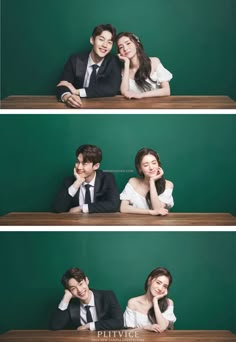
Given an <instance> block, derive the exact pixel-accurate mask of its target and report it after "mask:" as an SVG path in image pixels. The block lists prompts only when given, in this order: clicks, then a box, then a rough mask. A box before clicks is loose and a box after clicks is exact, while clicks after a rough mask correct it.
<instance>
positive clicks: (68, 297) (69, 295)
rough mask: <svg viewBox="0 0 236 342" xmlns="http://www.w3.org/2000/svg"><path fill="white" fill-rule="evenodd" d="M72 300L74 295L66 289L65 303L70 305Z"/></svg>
mask: <svg viewBox="0 0 236 342" xmlns="http://www.w3.org/2000/svg"><path fill="white" fill-rule="evenodd" d="M71 298H73V294H72V293H71V292H70V291H69V290H67V289H65V293H64V297H63V299H62V300H63V302H65V303H69V302H70V300H71Z"/></svg>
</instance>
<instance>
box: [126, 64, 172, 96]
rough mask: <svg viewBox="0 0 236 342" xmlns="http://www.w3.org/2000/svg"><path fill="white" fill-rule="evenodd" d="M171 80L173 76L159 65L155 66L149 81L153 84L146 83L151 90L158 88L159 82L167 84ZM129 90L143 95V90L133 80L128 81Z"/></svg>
mask: <svg viewBox="0 0 236 342" xmlns="http://www.w3.org/2000/svg"><path fill="white" fill-rule="evenodd" d="M172 78H173V75H172V74H171V72H169V71H168V70H167V69H165V68H164V66H163V65H162V64H161V63H159V64H158V66H157V69H156V71H155V72H153V73H152V75H151V79H152V80H153V82H152V81H151V80H149V79H147V80H146V81H147V82H148V83H149V84H151V86H152V90H153V89H158V88H160V84H161V82H169V81H170V80H171V79H172ZM129 90H131V91H134V92H136V93H143V92H144V90H143V89H140V88H139V87H138V86H137V84H136V82H135V80H134V79H131V78H130V79H129Z"/></svg>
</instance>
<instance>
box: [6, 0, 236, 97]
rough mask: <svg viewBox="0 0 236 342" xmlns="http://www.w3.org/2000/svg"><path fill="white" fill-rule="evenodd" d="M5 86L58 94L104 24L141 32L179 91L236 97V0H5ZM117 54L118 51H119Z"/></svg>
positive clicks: (25, 91) (9, 91) (16, 91)
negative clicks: (76, 57) (68, 68)
mask: <svg viewBox="0 0 236 342" xmlns="http://www.w3.org/2000/svg"><path fill="white" fill-rule="evenodd" d="M1 7H2V8H1V16H2V18H1V19H2V20H1V26H2V30H1V42H2V54H1V57H2V60H1V63H2V68H1V69H2V91H1V96H2V97H6V96H8V95H13V94H15V95H16V94H18V95H20V94H31V95H38V94H39V95H48V94H54V92H55V85H56V83H57V82H58V80H59V78H60V73H61V71H62V67H63V65H64V63H65V61H66V60H67V58H68V57H69V55H70V54H72V53H75V52H78V51H85V50H88V49H90V45H89V37H90V35H91V32H92V30H93V28H94V27H95V26H96V25H97V24H100V23H112V24H113V25H114V26H115V27H116V28H117V31H118V32H120V31H131V32H134V33H136V34H137V35H139V36H140V38H141V40H142V42H143V44H144V47H145V50H146V52H147V54H148V55H149V56H158V57H159V58H160V59H161V60H162V62H163V64H164V65H165V66H166V67H167V68H168V69H169V70H170V71H172V73H173V74H174V78H173V80H172V81H171V88H172V94H175V95H228V96H230V97H232V98H234V99H236V90H235V89H236V87H235V76H236V72H235V60H236V45H235V36H236V26H235V14H236V2H235V0H188V1H186V0H165V1H162V0H148V1H140V2H138V1H136V0H128V1H126V2H125V3H123V2H119V1H117V0H109V1H108V0H99V1H97V0H91V1H87V2H86V1H82V0H70V2H69V3H66V4H65V1H60V0H40V1H32V0H21V1H19V0H1ZM114 52H115V49H114Z"/></svg>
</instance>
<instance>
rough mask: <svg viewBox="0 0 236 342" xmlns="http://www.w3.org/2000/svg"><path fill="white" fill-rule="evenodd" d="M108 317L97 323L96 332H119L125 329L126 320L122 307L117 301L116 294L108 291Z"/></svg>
mask: <svg viewBox="0 0 236 342" xmlns="http://www.w3.org/2000/svg"><path fill="white" fill-rule="evenodd" d="M105 301H106V306H107V307H106V315H107V316H106V317H104V319H102V318H101V319H99V320H98V321H97V322H95V328H96V330H117V329H123V327H124V319H123V312H122V310H121V307H120V305H119V303H118V301H117V299H116V296H115V294H114V292H112V291H106V295H105Z"/></svg>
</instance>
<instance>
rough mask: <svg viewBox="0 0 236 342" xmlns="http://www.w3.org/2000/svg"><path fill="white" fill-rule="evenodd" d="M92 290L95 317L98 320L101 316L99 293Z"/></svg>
mask: <svg viewBox="0 0 236 342" xmlns="http://www.w3.org/2000/svg"><path fill="white" fill-rule="evenodd" d="M92 291H93V294H94V302H95V308H96V312H97V318H98V320H100V319H101V317H102V301H101V294H100V293H99V292H98V291H96V290H92Z"/></svg>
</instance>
